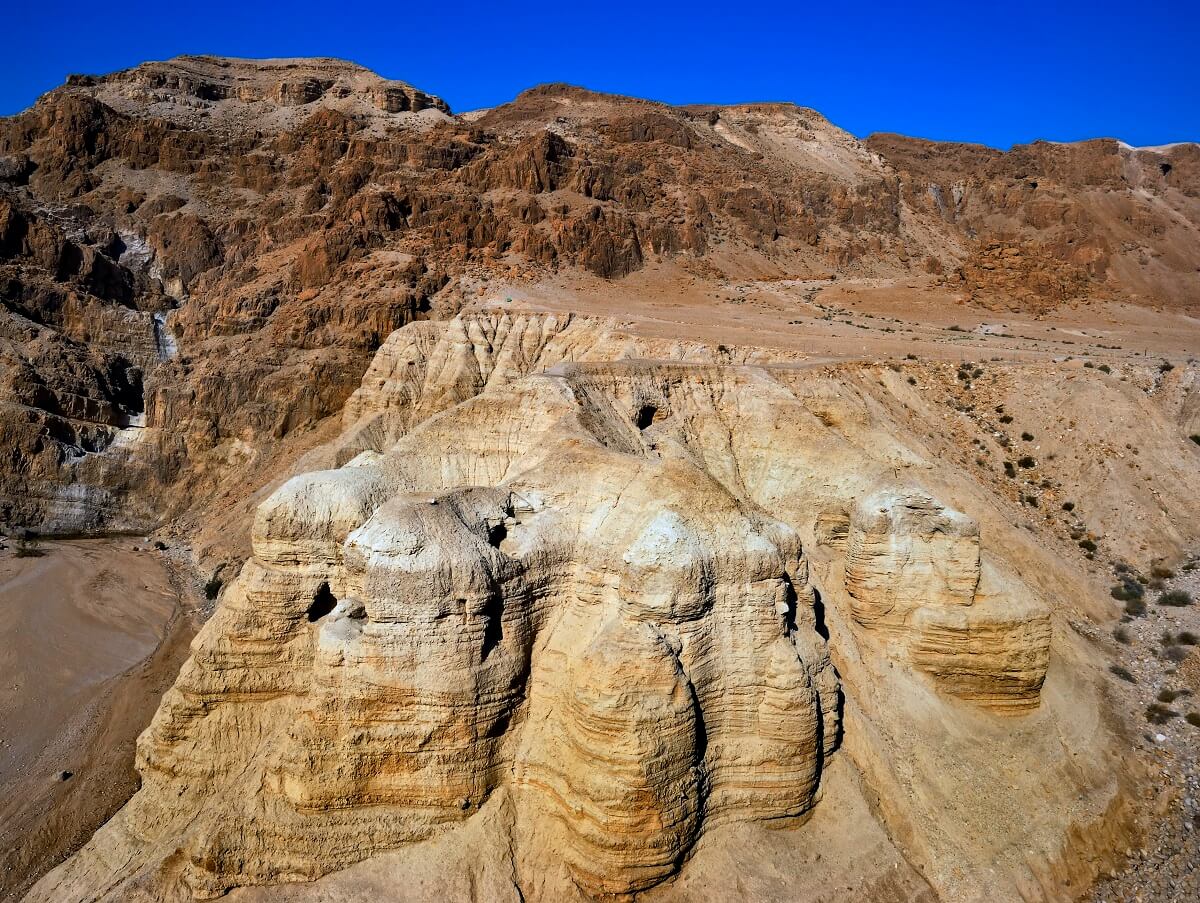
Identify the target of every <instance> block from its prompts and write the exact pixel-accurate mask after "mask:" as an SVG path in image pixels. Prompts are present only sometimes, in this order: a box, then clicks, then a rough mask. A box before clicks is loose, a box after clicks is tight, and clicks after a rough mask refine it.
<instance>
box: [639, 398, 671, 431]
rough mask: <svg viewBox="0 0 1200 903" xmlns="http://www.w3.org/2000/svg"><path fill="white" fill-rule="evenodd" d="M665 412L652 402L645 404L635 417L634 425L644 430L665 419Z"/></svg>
mask: <svg viewBox="0 0 1200 903" xmlns="http://www.w3.org/2000/svg"><path fill="white" fill-rule="evenodd" d="M663 416H664V415H663V414H662V412H661V411H659V409H658V408H657V407H656V406H654V405H652V404H644V405H642V406H641V407H640V408H638V412H637V416H635V417H634V418H633V422H634V425H636V426H637V428H638V429H639V430H644V429H647V428H648V427H650V426H651V425H653V424H655V423H658V421H660V420H662V419H663Z"/></svg>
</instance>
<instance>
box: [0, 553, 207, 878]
mask: <svg viewBox="0 0 1200 903" xmlns="http://www.w3.org/2000/svg"><path fill="white" fill-rule="evenodd" d="M135 547H136V548H137V549H138V550H137V551H135ZM41 552H42V554H41V555H39V556H38V557H29V558H16V557H15V556H14V555H13V554H12V551H11V549H10V550H8V551H5V552H3V553H0V900H9V899H15V898H16V897H17V895H18V894H19V893H21V892H22V891H23V889H24V888H25V887H27V886H28V884H29V883H31V881H32V880H33V879H34V878H36V877H37V876H38V875H40V874H41V873H42V872H44V871H45V870H47V869H48V868H50V867H51V866H52V865H54V864H55V863H56V862H58V861H59V860H60V859H61V858H63V857H64V856H65V855H67V854H68V853H69V852H70V851H71V850H73V849H74V848H75V847H77V846H78V845H79V844H80V843H81V842H83V840H86V838H87V837H88V836H90V834H91V832H92V831H94V830H95V828H96V827H98V826H99V825H100V824H101V823H102V822H103V821H105V820H106V819H107V818H108V817H109V816H110V815H111V814H112V813H113V812H114V811H116V809H117V808H119V807H120V806H121V805H122V804H123V803H124V802H125V800H126V799H127V798H128V797H129V796H130V794H132V793H133V791H134V790H135V789H136V786H137V776H136V774H135V772H134V770H133V751H134V742H135V740H136V738H137V735H138V734H139V733H140V732H141V730H142V729H143V728H144V727H145V726H146V724H147V723H148V722H149V720H150V717H151V716H152V715H153V713H154V710H155V708H156V707H157V705H158V701H159V698H160V697H161V695H162V693H163V691H164V690H165V689H166V687H167V686H169V684H170V682H171V681H172V680H173V679H174V676H175V673H176V672H177V671H178V668H179V666H180V664H181V663H182V661H183V658H184V657H185V656H186V653H187V644H188V641H189V639H190V637H191V635H192V633H193V628H192V626H191V623H190V620H189V618H188V617H187V616H186V614H185V613H184V608H183V606H182V605H181V601H182V591H181V590H180V589H179V587H180V586H181V581H179V580H178V579H177V578H175V576H174V574H173V573H172V570H171V567H170V566H169V564H168V562H167V560H166V558H165V556H163V555H162V554H161V553H159V552H155V551H153V550H152V549H146V548H145V547H144V544H142V545H140V544H139V543H138V542H137V541H136V540H132V539H128V538H124V539H92V540H78V541H63V542H53V543H44V544H43V546H42V548H41ZM66 773H69V777H64V775H65V774H66Z"/></svg>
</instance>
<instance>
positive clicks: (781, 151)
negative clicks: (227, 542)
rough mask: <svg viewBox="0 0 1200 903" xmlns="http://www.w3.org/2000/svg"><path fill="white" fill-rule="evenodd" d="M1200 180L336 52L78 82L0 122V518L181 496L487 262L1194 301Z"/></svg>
mask: <svg viewBox="0 0 1200 903" xmlns="http://www.w3.org/2000/svg"><path fill="white" fill-rule="evenodd" d="M1196 180H1197V162H1196V151H1195V148H1193V147H1190V146H1180V147H1175V148H1166V149H1162V150H1160V151H1155V152H1141V151H1139V152H1134V151H1130V150H1128V149H1124V148H1121V147H1119V146H1118V145H1116V143H1115V142H1092V143H1089V144H1084V145H1076V146H1070V147H1055V146H1049V145H1045V146H1043V145H1034V146H1031V147H1029V148H1018V149H1015V150H1014V151H1013V152H1011V153H1009V154H1001V153H999V152H994V151H989V150H987V149H982V148H969V147H965V146H958V145H935V144H931V143H927V142H925V143H923V142H917V141H913V140H910V139H900V138H894V137H891V136H877V137H875V138H872V139H871V140H870V141H869V142H867V143H862V142H859V141H857V140H855V139H854V138H853V137H851V136H849V135H847V134H846V133H844V132H842V131H840V130H838V129H837V128H835V127H834V126H832V125H830V124H829V123H828V122H827V121H826V120H824V119H823V118H822V117H821V116H820V115H819V114H817V113H815V112H813V111H811V110H806V109H802V108H798V107H793V106H789V105H783V104H752V105H745V106H738V107H688V108H672V107H668V106H665V105H663V104H657V103H651V102H648V101H640V100H634V99H630V98H621V97H612V96H605V95H598V94H594V93H591V92H588V91H585V90H582V89H579V88H573V87H569V86H564V85H548V86H544V87H540V88H535V89H533V90H531V91H527V92H525V93H524V94H522V95H520V96H519V97H518V98H517V99H516V100H514V101H513V102H512V103H509V104H506V105H504V106H501V107H498V108H496V109H494V110H490V111H485V112H483V113H476V114H467V115H464V116H458V117H454V116H451V115H450V113H449V110H448V108H447V107H446V105H445V104H444V103H443V102H441V101H440V100H438V99H437V98H434V97H431V96H429V95H427V94H424V93H422V92H420V91H418V90H417V89H415V88H413V87H411V86H409V85H406V84H404V83H402V82H395V81H388V80H385V79H382V78H379V77H378V76H376V75H374V74H373V73H370V72H368V71H366V70H364V69H362V68H361V67H358V66H355V65H353V64H350V63H346V62H342V61H337V60H322V59H317V60H266V61H246V60H229V59H221V58H216V57H182V58H179V59H176V60H171V61H168V62H163V63H148V64H145V65H143V66H139V67H137V68H134V69H130V70H126V71H123V72H118V73H114V74H112V75H108V76H95V77H93V76H73V77H71V78H70V79H69V80H68V82H67V84H66V85H64V86H63V87H62V88H59V89H57V90H55V91H52V92H50V93H49V94H47V95H46V96H44V97H43V98H42V99H41V100H40V101H39V102H38V104H37V105H36V106H35V107H33V108H32V109H31V110H29V111H27V112H26V113H23V114H20V115H18V116H15V117H12V118H10V119H7V120H5V121H4V122H3V123H2V124H0V287H2V299H3V303H4V308H5V310H4V323H3V325H2V326H0V361H2V364H0V367H2V369H3V379H2V380H0V385H3V386H4V387H5V388H4V390H3V394H2V395H0V402H2V403H3V404H5V405H6V408H5V410H6V411H7V412H9V414H10V416H6V417H5V418H4V427H3V432H2V435H0V441H2V442H3V444H4V447H5V448H6V449H9V450H10V454H9V455H7V456H6V459H7V460H9V461H10V462H11V463H9V464H6V465H5V467H4V469H3V472H2V473H0V515H2V516H3V519H4V520H5V521H6V522H8V523H10V524H14V525H26V526H33V527H38V528H41V529H43V530H48V531H56V530H57V531H66V532H73V531H78V530H91V529H100V528H113V527H125V528H139V529H144V528H146V527H148V526H150V525H153V524H154V523H156V522H159V521H161V520H162V519H163V518H165V517H169V516H173V515H175V514H178V513H180V511H182V510H184V509H186V508H188V507H189V506H192V505H194V504H195V503H196V502H198V501H201V500H203V499H207V498H211V497H213V495H214V494H216V493H218V492H219V491H220V489H221V487H222V486H223V485H228V484H230V481H235V482H236V480H238V479H246V478H247V477H246V474H247V473H248V472H249V471H248V469H253V468H255V467H260V466H265V464H264V462H265V461H266V459H267V458H269V456H270V455H271V454H272V449H273V447H274V446H275V445H276V444H277V443H278V442H279V441H280V440H281V439H283V438H285V437H288V436H291V435H294V434H303V433H304V432H305V431H306V430H307V429H308V428H309V427H311V426H312V425H314V424H316V423H318V422H319V421H321V420H322V419H323V418H325V417H328V416H329V415H331V414H335V413H337V412H338V411H339V410H340V408H341V406H342V404H343V403H344V402H345V400H346V398H347V397H348V396H349V395H350V393H351V392H352V391H353V390H354V389H355V388H356V387H357V385H358V380H359V377H360V376H361V375H362V373H363V371H364V370H365V369H366V367H367V364H368V362H369V361H370V358H371V355H372V353H373V352H374V350H375V349H376V348H377V347H378V346H379V344H380V343H381V342H382V341H383V340H384V338H386V337H387V335H388V334H390V333H391V332H392V331H393V330H394V329H396V328H397V327H400V326H402V325H404V324H406V323H409V322H411V321H413V320H416V319H422V318H428V317H444V316H448V315H452V314H453V313H454V312H455V311H456V310H457V309H458V308H459V307H460V306H461V304H462V302H463V300H464V298H466V297H468V296H471V295H473V294H474V293H475V291H476V290H477V287H478V286H479V285H480V284H482V283H483V282H486V281H487V280H488V279H490V278H493V277H497V276H500V277H504V278H532V277H535V276H536V275H537V274H538V273H546V272H551V271H554V270H561V271H570V270H574V269H578V270H580V271H582V272H588V273H592V274H595V275H597V276H600V277H603V278H607V279H620V278H621V277H623V276H625V275H627V274H629V273H631V272H634V271H636V270H638V269H639V268H641V267H643V266H645V265H646V264H647V263H648V262H654V261H658V260H674V261H677V262H681V263H683V264H685V265H687V266H690V267H693V268H698V269H699V270H702V271H705V272H709V271H718V272H720V271H723V272H732V273H736V272H739V271H746V272H755V273H776V274H782V273H835V274H838V273H840V274H846V275H859V276H871V275H875V276H887V277H895V276H897V275H900V276H903V275H904V274H905V273H907V272H909V271H910V270H911V271H913V272H924V271H925V270H927V269H928V270H931V271H934V272H944V273H946V274H947V276H946V278H947V279H948V280H950V281H951V282H952V283H954V284H956V285H961V286H962V287H963V288H964V289H966V290H967V291H969V292H971V293H972V294H974V295H976V296H978V297H981V298H991V299H993V300H996V301H997V303H1003V304H1011V303H1016V304H1022V305H1026V306H1033V307H1039V306H1045V305H1049V304H1056V303H1062V302H1063V301H1064V300H1071V299H1076V298H1079V297H1082V296H1086V295H1089V294H1100V295H1124V294H1129V293H1132V294H1134V295H1137V296H1138V297H1142V298H1144V299H1145V300H1147V301H1150V300H1153V301H1155V302H1161V303H1167V304H1181V303H1185V301H1186V299H1187V298H1188V297H1194V296H1195V291H1196V279H1197V274H1196V273H1195V271H1194V260H1195V259H1196V250H1197V233H1196V228H1195V223H1196V222H1197V220H1198V218H1200V217H1198V215H1197V209H1196V203H1197V201H1196V198H1197V197H1198V196H1200V188H1198V187H1197V181H1196ZM1034 183H1036V185H1037V187H1036V188H1035V187H1031V186H1032V185H1033V184H1034ZM299 441H300V442H301V443H303V442H304V441H305V440H303V439H301V440H299ZM121 474H135V475H136V476H134V477H133V478H125V477H123V476H122V475H121Z"/></svg>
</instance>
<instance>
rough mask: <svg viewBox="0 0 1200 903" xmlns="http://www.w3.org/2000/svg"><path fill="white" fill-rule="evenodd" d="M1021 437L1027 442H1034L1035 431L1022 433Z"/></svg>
mask: <svg viewBox="0 0 1200 903" xmlns="http://www.w3.org/2000/svg"><path fill="white" fill-rule="evenodd" d="M1021 438H1022V439H1023V440H1024V441H1026V442H1032V441H1033V433H1028V432H1026V433H1021Z"/></svg>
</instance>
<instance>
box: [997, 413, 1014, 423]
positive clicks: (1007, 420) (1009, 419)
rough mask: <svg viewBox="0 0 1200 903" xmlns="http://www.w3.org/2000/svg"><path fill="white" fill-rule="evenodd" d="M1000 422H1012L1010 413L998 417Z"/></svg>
mask: <svg viewBox="0 0 1200 903" xmlns="http://www.w3.org/2000/svg"><path fill="white" fill-rule="evenodd" d="M1000 422H1001V423H1012V422H1013V419H1012V414H1005V415H1004V416H1003V417H1001V418H1000Z"/></svg>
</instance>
